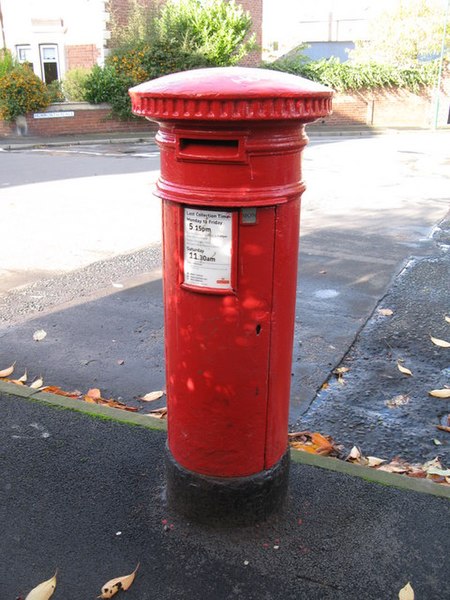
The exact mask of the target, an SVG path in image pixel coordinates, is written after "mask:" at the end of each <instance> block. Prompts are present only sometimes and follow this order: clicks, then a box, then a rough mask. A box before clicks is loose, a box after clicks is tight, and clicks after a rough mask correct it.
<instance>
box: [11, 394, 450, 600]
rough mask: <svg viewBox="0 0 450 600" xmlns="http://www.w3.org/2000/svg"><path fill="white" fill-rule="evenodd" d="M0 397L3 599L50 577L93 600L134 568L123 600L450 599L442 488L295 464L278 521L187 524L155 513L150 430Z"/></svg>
mask: <svg viewBox="0 0 450 600" xmlns="http://www.w3.org/2000/svg"><path fill="white" fill-rule="evenodd" d="M9 387H11V386H8V385H7V384H0V411H1V427H0V437H1V447H2V453H1V455H0V464H1V472H2V503H1V508H0V511H1V517H2V536H1V538H0V551H1V555H2V569H1V571H2V577H1V578H0V597H1V598H5V599H7V598H18V597H19V598H23V597H24V596H25V594H26V593H28V591H29V590H30V589H31V588H32V587H34V586H36V585H37V584H38V583H40V582H41V581H43V580H46V579H49V578H50V577H51V576H52V575H53V573H54V572H55V570H56V569H58V584H57V588H56V591H55V594H54V595H53V596H52V598H55V600H57V599H59V598H66V599H74V600H75V599H79V598H95V597H96V596H97V595H98V594H99V593H100V588H101V587H102V585H103V584H104V583H105V582H106V581H109V580H110V579H112V578H114V577H118V576H121V575H126V574H128V573H130V572H131V571H132V570H133V569H134V568H135V566H136V564H137V563H138V562H139V563H140V568H139V571H138V574H137V577H136V580H135V582H134V583H133V585H132V586H131V588H130V589H129V590H128V591H127V592H126V596H125V595H124V597H126V598H128V599H129V600H133V598H135V599H139V600H146V599H148V600H150V599H153V598H161V599H167V600H169V599H170V600H172V599H173V598H180V599H181V598H182V599H186V600H193V599H194V598H211V599H212V598H214V599H215V600H216V599H217V600H222V599H223V600H232V599H239V600H252V599H254V600H256V599H258V600H260V599H265V600H281V599H283V600H289V599H292V600H294V599H295V600H297V599H298V598H308V600H325V599H330V600H341V599H342V600H344V599H345V600H360V599H361V598H364V599H367V600H372V599H373V600H379V599H383V600H384V599H385V598H386V599H387V598H392V599H394V598H397V597H398V593H399V591H400V589H401V588H403V587H404V586H405V585H406V584H407V583H408V582H410V583H411V586H412V587H413V589H414V591H415V593H416V596H415V597H416V598H423V599H427V600H433V599H436V600H437V599H440V600H442V599H444V598H448V597H449V595H448V591H449V589H448V556H449V523H450V502H449V498H450V495H449V494H448V489H445V488H444V487H443V486H439V485H437V484H433V483H431V482H427V481H419V480H412V479H409V478H406V477H405V478H402V477H399V476H397V475H393V474H391V473H383V474H382V473H381V472H376V471H374V470H373V469H371V470H369V469H366V468H364V467H359V466H355V465H348V464H347V463H343V462H342V461H338V460H336V459H327V458H323V457H310V456H309V455H308V454H307V453H301V452H293V456H292V458H293V463H292V466H291V474H290V484H289V495H288V499H287V502H286V505H285V507H284V508H283V510H282V511H281V512H280V513H279V514H277V515H274V516H273V517H272V518H270V519H268V520H267V521H266V522H264V523H260V524H258V525H252V526H244V527H240V528H224V527H220V526H211V527H208V526H205V525H197V524H196V523H193V522H189V521H186V520H185V519H183V518H181V517H179V516H178V515H177V514H173V513H172V512H171V510H170V508H169V507H168V506H167V505H166V502H165V494H164V468H163V451H164V444H165V438H166V436H165V433H164V431H160V430H157V429H154V428H153V429H150V428H149V424H148V420H149V417H144V416H143V415H134V414H133V415H129V414H126V413H123V412H121V411H117V410H114V409H106V408H105V407H97V406H94V407H93V405H87V404H84V406H83V407H82V410H83V411H89V412H81V411H80V409H79V408H78V409H75V406H74V403H77V402H78V405H83V403H82V402H80V401H76V400H70V399H68V400H66V399H64V398H59V399H58V398H57V397H55V396H53V397H52V396H51V395H49V394H45V393H41V394H39V393H38V394H34V395H33V397H32V398H25V397H19V396H18V395H17V391H16V390H13V393H12V394H10V393H7V392H10V391H11V390H10V389H9ZM102 410H103V412H102ZM105 411H107V412H106V413H105ZM117 413H120V414H117ZM145 419H147V421H145ZM159 423H160V422H159V421H155V425H153V427H156V425H159ZM309 458H311V459H316V462H315V464H307V462H306V463H305V460H306V461H308V459H309ZM343 467H350V468H353V470H352V472H351V473H350V474H349V473H346V472H343V470H342V468H343ZM335 469H338V470H335ZM377 473H378V475H379V476H380V475H383V479H382V480H379V482H376V481H374V478H375V474H377ZM404 485H407V486H408V487H406V488H405V487H403V489H401V487H400V488H399V486H404ZM392 486H394V487H392ZM432 490H433V492H432V493H430V491H432ZM436 493H440V494H446V496H445V495H444V496H442V497H439V496H437V495H435V494H436ZM122 595H123V593H122V592H121V593H120V594H119V595H118V596H117V597H118V598H119V597H121V596H122Z"/></svg>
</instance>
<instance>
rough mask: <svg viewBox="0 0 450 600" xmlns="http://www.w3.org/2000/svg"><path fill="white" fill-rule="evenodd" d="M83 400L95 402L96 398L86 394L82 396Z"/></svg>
mask: <svg viewBox="0 0 450 600" xmlns="http://www.w3.org/2000/svg"><path fill="white" fill-rule="evenodd" d="M83 400H84V401H85V402H88V403H90V404H97V400H96V399H95V398H91V396H88V395H86V396H83Z"/></svg>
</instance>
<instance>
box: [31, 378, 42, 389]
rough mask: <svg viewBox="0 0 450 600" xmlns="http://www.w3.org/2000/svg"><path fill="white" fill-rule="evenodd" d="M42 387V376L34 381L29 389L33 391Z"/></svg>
mask: <svg viewBox="0 0 450 600" xmlns="http://www.w3.org/2000/svg"><path fill="white" fill-rule="evenodd" d="M43 385H44V380H43V378H42V375H41V376H40V377H38V378H37V379H36V380H35V381H33V383H31V384H30V388H33V390H38V389H39V388H41V387H42V386H43Z"/></svg>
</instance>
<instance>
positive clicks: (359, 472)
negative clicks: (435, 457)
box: [0, 381, 450, 499]
mask: <svg viewBox="0 0 450 600" xmlns="http://www.w3.org/2000/svg"><path fill="white" fill-rule="evenodd" d="M0 393H3V394H7V395H9V396H16V397H17V396H18V397H20V398H26V399H29V400H33V401H34V402H42V403H44V404H48V405H50V406H54V407H56V408H63V409H66V410H73V411H76V412H81V413H84V414H86V415H90V416H92V417H97V418H102V419H111V420H113V421H118V422H120V423H126V424H128V425H139V426H140V427H146V428H147V429H154V430H158V431H166V430H167V422H166V421H165V420H160V419H154V418H152V417H148V416H146V415H140V414H137V413H132V412H127V411H125V410H119V409H117V408H110V407H109V406H103V405H101V404H90V403H87V402H83V401H82V400H76V399H74V398H65V397H64V396H58V395H57V394H49V393H48V392H36V391H35V390H33V389H31V388H29V387H27V386H22V385H17V384H14V383H8V382H6V381H0ZM291 459H292V462H294V463H299V464H302V465H309V466H312V467H318V468H320V469H326V470H328V471H336V472H337V473H342V474H345V475H351V476H352V477H359V478H360V479H365V480H366V481H370V482H372V483H377V484H381V485H387V486H390V487H396V488H399V489H402V490H411V491H414V492H420V493H422V494H431V495H433V496H440V497H442V498H448V499H450V487H446V486H443V485H439V484H438V483H433V482H432V481H427V480H425V479H413V478H411V477H406V476H405V475H396V474H394V473H386V472H384V471H378V470H377V469H370V468H368V467H362V466H360V465H355V464H352V463H348V462H345V461H343V460H338V459H336V458H328V457H325V456H317V455H315V454H309V453H308V452H301V451H300V450H291Z"/></svg>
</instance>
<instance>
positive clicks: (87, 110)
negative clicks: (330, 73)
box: [0, 82, 450, 137]
mask: <svg viewBox="0 0 450 600" xmlns="http://www.w3.org/2000/svg"><path fill="white" fill-rule="evenodd" d="M446 86H447V87H446V93H445V95H444V94H441V97H440V103H439V115H438V126H439V127H448V128H449V129H450V124H448V121H449V117H450V115H449V111H450V84H449V83H448V82H446ZM434 119H435V103H434V100H433V98H432V96H431V95H426V94H424V95H420V96H419V95H416V94H412V93H411V92H407V91H404V90H401V91H397V92H378V93H371V94H360V93H355V94H352V95H345V94H337V95H336V96H335V98H334V100H333V114H332V115H331V116H330V117H328V118H326V119H321V120H320V121H319V122H318V123H317V124H316V125H315V128H318V127H319V128H320V126H321V125H327V126H330V127H336V128H338V127H341V128H347V127H352V126H368V127H418V128H429V127H430V126H431V125H432V124H433V123H434ZM26 122H27V135H29V136H43V137H52V136H58V135H70V134H79V133H105V134H107V133H114V132H129V133H135V134H136V133H145V132H151V131H155V130H156V125H155V124H152V123H150V122H149V121H146V120H145V119H142V118H141V119H136V120H133V121H119V120H116V119H112V118H111V111H110V107H109V105H107V104H98V105H91V104H87V103H86V102H74V103H59V104H52V105H51V106H49V107H48V108H47V109H46V110H45V111H42V112H40V113H31V114H29V115H27V117H26ZM14 134H16V126H15V125H14V124H13V125H11V124H9V123H5V122H3V121H0V135H1V136H7V135H14Z"/></svg>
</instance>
